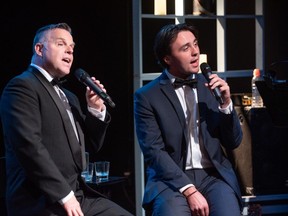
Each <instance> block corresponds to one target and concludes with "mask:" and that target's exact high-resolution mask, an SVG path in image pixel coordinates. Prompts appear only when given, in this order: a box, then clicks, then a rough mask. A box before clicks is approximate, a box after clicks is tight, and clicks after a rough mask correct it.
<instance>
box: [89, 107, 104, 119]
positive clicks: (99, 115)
mask: <svg viewBox="0 0 288 216" xmlns="http://www.w3.org/2000/svg"><path fill="white" fill-rule="evenodd" d="M88 111H89V112H90V113H91V114H92V115H93V116H95V117H97V118H98V119H100V120H101V121H104V120H105V116H106V109H104V110H103V111H102V112H99V111H98V110H96V109H95V108H93V107H90V106H88Z"/></svg>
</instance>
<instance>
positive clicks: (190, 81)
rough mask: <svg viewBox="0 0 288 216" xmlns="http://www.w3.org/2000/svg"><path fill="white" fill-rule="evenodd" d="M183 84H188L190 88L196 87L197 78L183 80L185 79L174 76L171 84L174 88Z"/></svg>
mask: <svg viewBox="0 0 288 216" xmlns="http://www.w3.org/2000/svg"><path fill="white" fill-rule="evenodd" d="M183 85H188V86H190V87H191V88H196V87H197V80H196V79H188V80H185V79H180V78H176V79H175V81H174V83H173V86H174V87H175V88H179V87H182V86H183Z"/></svg>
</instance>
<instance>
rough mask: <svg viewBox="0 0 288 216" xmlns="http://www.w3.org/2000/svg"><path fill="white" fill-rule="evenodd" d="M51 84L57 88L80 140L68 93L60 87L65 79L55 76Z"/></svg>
mask: <svg viewBox="0 0 288 216" xmlns="http://www.w3.org/2000/svg"><path fill="white" fill-rule="evenodd" d="M51 84H52V85H53V86H54V87H56V89H57V92H58V95H59V97H60V99H61V101H62V102H63V104H64V107H65V109H66V111H67V113H68V116H69V118H70V121H71V123H72V127H73V129H74V132H75V135H76V137H77V140H78V141H79V138H78V132H77V129H76V124H75V121H74V117H73V114H72V111H71V106H70V104H69V101H68V99H67V97H66V95H65V94H64V92H63V91H62V89H61V88H60V87H59V85H61V84H63V81H60V80H59V79H57V78H54V79H53V80H52V81H51Z"/></svg>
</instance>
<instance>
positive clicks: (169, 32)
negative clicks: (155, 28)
mask: <svg viewBox="0 0 288 216" xmlns="http://www.w3.org/2000/svg"><path fill="white" fill-rule="evenodd" d="M181 31H190V32H192V33H193V34H194V36H195V37H196V38H197V39H198V30H197V29H196V28H195V26H192V25H187V24H186V23H180V24H168V25H165V26H163V27H162V28H161V29H160V31H159V32H158V33H157V35H156V38H155V41H154V54H155V56H156V59H157V61H158V63H159V64H160V65H161V66H162V67H164V68H167V67H168V65H167V64H166V63H165V61H164V57H165V56H166V55H170V54H171V44H172V43H173V42H174V41H175V40H176V38H177V35H178V33H179V32H181Z"/></svg>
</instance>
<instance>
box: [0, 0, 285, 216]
mask: <svg viewBox="0 0 288 216" xmlns="http://www.w3.org/2000/svg"><path fill="white" fill-rule="evenodd" d="M233 1H234V0H233ZM264 2H265V4H264V6H265V7H264V10H265V14H264V15H265V69H266V68H268V67H269V66H270V64H272V63H273V62H276V61H281V60H288V40H287V38H288V28H287V20H288V15H287V6H286V5H287V3H286V1H285V0H278V1H271V0H264ZM237 3H238V4H239V5H241V1H240V0H237V1H236V0H235V4H237ZM58 22H67V23H68V24H69V25H70V26H71V27H72V30H73V36H74V40H75V42H76V48H75V55H74V64H73V67H72V70H71V72H73V71H74V70H75V69H76V68H78V67H81V68H83V69H84V70H85V71H87V72H88V73H89V74H90V75H91V76H92V75H93V76H95V77H96V78H97V79H99V80H101V82H102V83H103V84H104V85H105V88H106V89H107V91H108V94H109V95H110V96H111V97H112V99H113V101H114V102H115V103H116V107H115V108H114V109H113V108H110V107H108V111H109V112H110V113H111V115H112V122H111V125H110V128H109V130H108V134H107V138H106V144H105V146H104V148H103V149H102V150H101V152H100V153H99V154H98V155H97V160H100V159H105V160H109V161H111V175H121V176H122V175H124V173H126V174H127V173H128V175H130V178H129V179H130V181H129V185H128V187H127V188H128V195H129V196H130V197H129V198H130V199H131V200H134V125H133V53H132V42H133V41H132V40H133V38H132V22H133V17H132V0H107V1H99V0H98V1H84V0H82V1H80V2H72V1H65V0H63V1H36V3H35V4H32V2H29V1H20V2H17V3H16V2H15V1H7V2H6V3H5V6H3V5H2V6H1V8H0V23H1V25H0V29H1V33H0V41H1V49H0V68H1V79H0V92H2V89H3V87H4V86H5V84H6V83H7V81H8V80H9V79H10V78H12V77H13V76H15V75H17V74H19V73H21V72H22V71H23V70H25V69H26V67H27V66H28V65H29V63H30V59H31V55H32V40H33V37H34V34H35V31H36V30H37V29H38V28H39V27H41V26H43V25H46V24H49V23H58ZM241 38H242V36H241V35H239V38H238V39H237V40H236V41H237V43H243V47H245V40H244V41H243V40H241ZM235 52H237V50H235ZM239 58H245V56H239ZM287 73H288V71H287ZM249 82H250V81H249ZM242 84H243V83H242ZM242 84H241V83H237V82H236V83H234V85H238V87H237V88H236V89H241V85H242ZM248 85H250V84H248ZM67 87H68V88H70V89H72V90H73V91H74V92H75V93H76V94H77V95H78V96H79V97H80V99H81V100H83V102H84V92H85V87H84V85H82V84H81V83H79V82H78V81H77V80H76V78H74V76H73V75H70V76H69V77H68V83H67ZM239 93H241V92H239ZM0 138H1V137H0ZM284 142H285V141H284ZM286 142H287V141H286ZM0 154H1V155H0V156H1V157H3V156H4V148H3V142H0ZM94 160H96V158H94ZM286 172H287V170H286ZM0 175H1V177H2V178H3V176H4V171H3V167H1V170H0ZM1 195H2V194H1ZM127 207H128V208H130V209H131V210H132V211H134V210H133V208H134V206H133V203H132V204H131V203H129V204H127Z"/></svg>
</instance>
